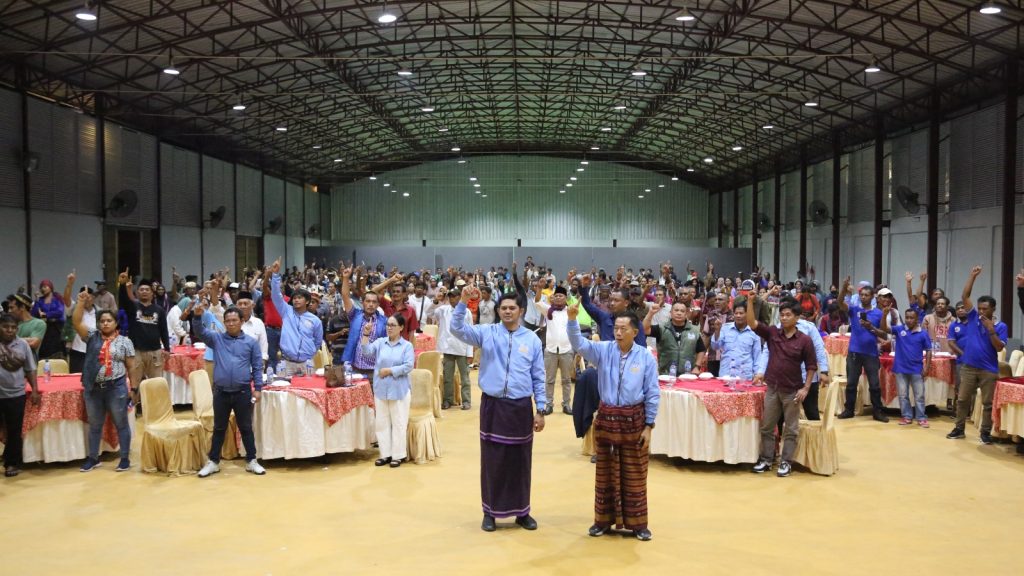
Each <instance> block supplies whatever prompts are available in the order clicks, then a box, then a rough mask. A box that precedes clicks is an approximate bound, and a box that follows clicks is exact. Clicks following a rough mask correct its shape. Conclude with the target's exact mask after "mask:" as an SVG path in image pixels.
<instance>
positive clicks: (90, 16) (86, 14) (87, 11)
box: [75, 2, 96, 22]
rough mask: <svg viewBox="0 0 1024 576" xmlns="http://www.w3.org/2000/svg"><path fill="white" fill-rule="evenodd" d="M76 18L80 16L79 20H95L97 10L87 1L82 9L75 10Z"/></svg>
mask: <svg viewBox="0 0 1024 576" xmlns="http://www.w3.org/2000/svg"><path fill="white" fill-rule="evenodd" d="M75 18H78V19H79V20H84V21H86V22H95V21H96V11H95V10H93V9H92V8H89V3H88V2H86V3H85V5H84V6H82V9H81V10H79V11H78V12H75Z"/></svg>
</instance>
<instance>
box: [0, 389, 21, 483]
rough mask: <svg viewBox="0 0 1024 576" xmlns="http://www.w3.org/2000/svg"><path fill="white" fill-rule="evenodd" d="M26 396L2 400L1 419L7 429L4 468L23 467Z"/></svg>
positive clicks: (0, 406)
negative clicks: (22, 428) (22, 433)
mask: <svg viewBox="0 0 1024 576" xmlns="http://www.w3.org/2000/svg"><path fill="white" fill-rule="evenodd" d="M25 398H26V396H25V394H22V395H21V396H16V397H14V398H0V418H3V420H4V424H5V426H6V428H7V441H6V442H5V443H4V466H6V467H7V468H17V467H21V465H22V452H21V426H22V425H23V424H24V423H25Z"/></svg>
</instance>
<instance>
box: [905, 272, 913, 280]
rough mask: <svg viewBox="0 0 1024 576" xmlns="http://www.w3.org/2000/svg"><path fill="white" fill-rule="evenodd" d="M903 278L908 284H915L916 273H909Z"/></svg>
mask: <svg viewBox="0 0 1024 576" xmlns="http://www.w3.org/2000/svg"><path fill="white" fill-rule="evenodd" d="M903 278H904V279H905V280H906V281H907V282H913V281H914V273H913V272H907V273H906V274H904V275H903Z"/></svg>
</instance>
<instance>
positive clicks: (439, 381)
mask: <svg viewBox="0 0 1024 576" xmlns="http://www.w3.org/2000/svg"><path fill="white" fill-rule="evenodd" d="M416 368H422V369H423V370H428V371H430V374H431V382H432V383H433V384H434V400H433V410H434V416H435V417H436V418H444V413H443V412H442V411H441V396H442V393H443V390H442V389H441V388H442V386H443V385H444V380H443V378H442V375H441V353H440V352H438V351H436V350H431V351H430V352H421V353H420V355H419V357H417V358H416Z"/></svg>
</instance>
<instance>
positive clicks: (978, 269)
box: [971, 266, 981, 278]
mask: <svg viewBox="0 0 1024 576" xmlns="http://www.w3.org/2000/svg"><path fill="white" fill-rule="evenodd" d="M979 274H981V266H975V267H974V268H971V277H972V278H977V277H978V275H979Z"/></svg>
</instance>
